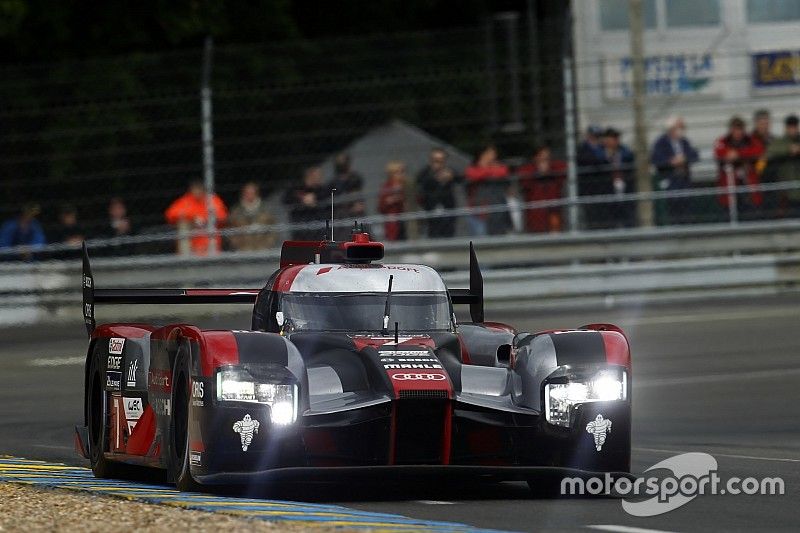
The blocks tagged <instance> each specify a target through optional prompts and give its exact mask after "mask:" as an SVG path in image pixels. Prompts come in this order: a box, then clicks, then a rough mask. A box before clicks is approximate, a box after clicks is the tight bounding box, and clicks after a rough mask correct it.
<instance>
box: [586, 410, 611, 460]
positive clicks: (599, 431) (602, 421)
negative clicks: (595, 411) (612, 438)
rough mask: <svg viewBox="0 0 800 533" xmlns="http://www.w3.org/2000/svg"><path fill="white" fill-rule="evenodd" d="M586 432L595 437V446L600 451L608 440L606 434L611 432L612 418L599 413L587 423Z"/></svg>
mask: <svg viewBox="0 0 800 533" xmlns="http://www.w3.org/2000/svg"><path fill="white" fill-rule="evenodd" d="M586 432H587V433H589V434H590V435H592V436H593V437H594V447H595V448H596V449H597V451H598V452H599V451H600V450H602V449H603V444H605V442H606V434H607V433H611V420H610V419H608V418H603V415H597V416H596V417H595V419H594V420H592V421H591V422H589V423H588V424H586Z"/></svg>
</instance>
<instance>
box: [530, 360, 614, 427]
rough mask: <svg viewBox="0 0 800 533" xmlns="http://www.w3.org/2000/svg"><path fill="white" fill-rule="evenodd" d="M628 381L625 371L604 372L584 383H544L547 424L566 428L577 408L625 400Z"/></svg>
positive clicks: (573, 381) (570, 381)
mask: <svg viewBox="0 0 800 533" xmlns="http://www.w3.org/2000/svg"><path fill="white" fill-rule="evenodd" d="M627 380H628V378H627V374H626V372H625V370H619V371H612V370H603V371H601V372H598V373H597V374H595V375H594V376H591V377H589V378H588V379H584V380H575V379H574V378H573V379H570V380H568V381H564V382H557V383H547V384H546V385H545V388H544V404H545V413H546V418H547V421H548V422H550V423H551V424H555V425H557V426H564V427H569V425H570V422H571V418H570V417H571V416H572V412H573V408H574V407H575V406H576V405H579V404H582V403H589V402H607V401H613V400H625V399H626V398H627V395H628V381H627Z"/></svg>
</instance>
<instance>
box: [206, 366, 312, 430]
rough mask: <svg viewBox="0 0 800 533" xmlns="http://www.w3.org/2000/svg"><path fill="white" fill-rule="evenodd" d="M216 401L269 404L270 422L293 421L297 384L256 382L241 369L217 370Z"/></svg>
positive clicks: (295, 414) (285, 422)
mask: <svg viewBox="0 0 800 533" xmlns="http://www.w3.org/2000/svg"><path fill="white" fill-rule="evenodd" d="M217 401H221V402H225V401H228V402H253V403H260V404H265V405H269V407H270V413H271V417H272V423H273V424H278V425H281V426H285V425H289V424H291V423H293V422H294V421H295V420H297V385H295V384H281V383H259V382H258V381H256V380H255V379H253V377H252V376H250V375H249V374H248V373H247V372H244V371H242V370H220V371H218V372H217Z"/></svg>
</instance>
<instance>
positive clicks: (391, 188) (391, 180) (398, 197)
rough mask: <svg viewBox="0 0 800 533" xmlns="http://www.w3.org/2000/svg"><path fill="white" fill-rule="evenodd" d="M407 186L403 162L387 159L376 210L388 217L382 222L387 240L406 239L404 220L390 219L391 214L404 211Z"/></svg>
mask: <svg viewBox="0 0 800 533" xmlns="http://www.w3.org/2000/svg"><path fill="white" fill-rule="evenodd" d="M407 187H408V182H407V177H406V166H405V164H404V163H402V162H401V161H389V163H387V164H386V181H384V182H383V185H381V190H380V193H379V194H378V212H379V213H381V214H382V215H387V216H389V217H390V219H389V220H387V221H386V222H384V224H383V228H384V234H385V237H386V240H387V241H402V240H405V239H406V224H405V222H404V221H402V220H392V219H391V215H399V214H402V213H405V211H406V193H407Z"/></svg>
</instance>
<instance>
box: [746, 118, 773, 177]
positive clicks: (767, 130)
mask: <svg viewBox="0 0 800 533" xmlns="http://www.w3.org/2000/svg"><path fill="white" fill-rule="evenodd" d="M750 135H752V136H753V138H755V139H756V140H757V141H758V142H760V143H761V146H763V147H764V152H763V153H762V154H761V157H759V158H758V160H757V161H756V162H755V167H756V173H757V174H758V175H759V177H760V176H761V174H762V173H763V172H764V169H765V168H766V167H767V156H766V149H767V148H769V145H770V143H771V142H772V141H773V140H775V136H774V135H772V115H771V114H770V112H769V110H768V109H758V110H757V111H756V112H755V113H753V131H752V132H751V133H750Z"/></svg>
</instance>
